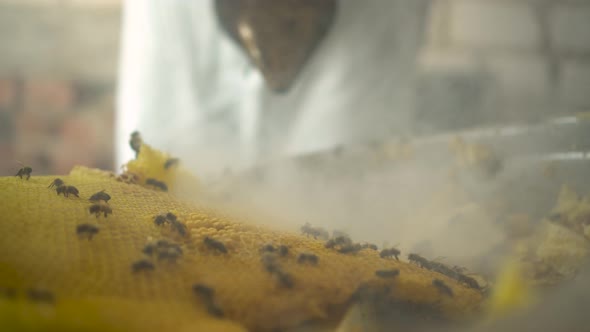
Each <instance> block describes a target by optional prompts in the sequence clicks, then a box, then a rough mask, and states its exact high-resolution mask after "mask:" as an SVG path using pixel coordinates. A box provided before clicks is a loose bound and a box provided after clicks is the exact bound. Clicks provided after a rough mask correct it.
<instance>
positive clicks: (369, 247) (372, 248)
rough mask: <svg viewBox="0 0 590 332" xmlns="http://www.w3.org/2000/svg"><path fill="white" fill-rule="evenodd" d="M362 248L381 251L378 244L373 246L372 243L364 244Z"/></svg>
mask: <svg viewBox="0 0 590 332" xmlns="http://www.w3.org/2000/svg"><path fill="white" fill-rule="evenodd" d="M361 247H362V248H363V249H371V250H379V248H378V247H377V245H376V244H372V243H363V245H362V246H361Z"/></svg>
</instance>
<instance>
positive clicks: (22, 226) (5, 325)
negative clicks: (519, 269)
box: [0, 147, 482, 331]
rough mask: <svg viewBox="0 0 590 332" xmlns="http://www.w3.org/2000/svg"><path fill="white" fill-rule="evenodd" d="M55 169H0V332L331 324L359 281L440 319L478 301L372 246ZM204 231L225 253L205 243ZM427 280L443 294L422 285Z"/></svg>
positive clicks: (83, 171) (469, 310)
mask: <svg viewBox="0 0 590 332" xmlns="http://www.w3.org/2000/svg"><path fill="white" fill-rule="evenodd" d="M143 151H144V149H143V147H142V153H143ZM145 151H147V149H146V150H145ZM165 157H166V156H164V155H157V154H156V155H154V154H152V156H151V158H152V159H153V160H151V161H149V162H147V161H146V160H145V159H142V157H141V155H140V157H139V160H138V161H136V162H135V163H132V164H129V165H127V166H128V167H127V170H128V171H129V172H136V173H142V172H143V173H142V175H141V176H142V177H143V178H145V177H152V176H153V177H156V178H160V179H161V176H159V174H158V173H157V172H156V171H155V170H156V168H153V170H151V171H150V166H149V165H148V166H146V163H147V164H149V163H155V164H157V165H162V162H163V161H162V160H160V159H161V158H165ZM149 172H152V173H149ZM148 173H149V175H146V174H148ZM55 178H56V177H55V176H54V177H51V176H33V177H31V179H30V180H29V181H26V180H24V179H19V178H17V177H4V178H0V188H1V190H0V218H1V219H0V232H1V234H2V241H1V242H0V330H1V331H39V330H44V331H79V330H86V331H140V330H141V331H245V330H251V331H264V330H274V329H282V328H290V327H296V326H299V325H301V324H302V323H304V322H309V321H319V322H324V323H326V324H328V325H330V324H332V325H334V326H335V325H337V324H338V322H339V321H340V320H341V319H342V317H343V316H344V315H345V312H346V310H347V308H348V307H349V306H350V305H351V297H352V295H353V294H354V292H355V290H357V289H358V288H359V286H360V285H363V284H367V283H369V284H371V283H372V284H380V285H384V284H388V285H390V286H391V287H390V288H387V289H388V291H387V292H388V294H386V296H388V297H390V298H394V299H397V300H400V301H407V302H409V303H415V304H424V305H428V306H431V307H433V308H435V309H436V310H437V311H439V312H441V313H442V315H444V316H446V317H448V318H449V319H451V320H455V319H462V318H472V317H473V316H474V315H475V314H477V313H478V312H479V309H480V304H481V301H482V296H481V294H480V293H479V292H478V291H476V290H473V289H471V288H466V287H464V286H463V285H460V284H458V283H456V282H455V281H453V280H451V279H449V278H447V277H445V276H443V275H441V274H437V273H434V272H431V271H427V270H425V269H421V268H419V267H417V266H416V265H413V264H409V263H407V262H405V261H397V260H394V259H384V258H380V257H379V253H378V252H377V251H374V250H370V249H364V250H361V251H360V252H358V253H356V254H341V253H338V252H337V251H335V250H333V249H327V248H325V247H324V243H323V242H322V241H320V240H316V239H314V238H312V237H306V236H303V235H300V234H297V233H289V232H284V231H278V230H273V229H269V228H267V227H262V226H257V224H256V220H252V221H249V222H239V221H236V220H238V219H237V218H232V217H227V216H224V215H222V214H221V213H218V212H215V211H213V210H211V209H208V208H206V207H202V206H198V205H197V204H195V203H190V202H188V201H187V200H183V199H182V198H183V197H180V196H179V195H178V194H172V193H170V192H163V191H159V190H156V189H153V188H149V187H146V186H143V185H141V183H140V184H137V185H136V184H129V183H125V182H119V181H116V179H115V177H114V176H113V174H112V173H109V172H104V171H99V170H94V169H88V168H84V167H76V168H74V169H73V170H72V171H71V173H70V174H69V175H67V176H62V177H61V179H62V180H63V181H64V182H65V184H66V185H72V186H75V187H76V188H77V189H78V190H79V192H80V194H79V196H80V197H75V196H71V195H70V196H69V197H64V196H63V195H59V196H58V195H57V194H56V191H55V189H50V188H48V185H49V184H50V183H51V182H52V181H53V180H54V179H55ZM193 179H194V178H193ZM168 180H169V181H172V180H171V179H168ZM191 181H193V180H191ZM189 182H190V181H189ZM195 183H197V182H196V180H194V182H192V184H191V185H194V184H195ZM101 190H105V192H106V193H108V194H109V195H110V196H111V200H110V201H109V202H108V204H109V206H110V207H111V208H112V214H111V215H109V216H108V217H106V218H105V217H104V216H102V215H101V216H100V217H96V216H95V215H91V214H90V213H89V211H88V207H89V206H90V205H91V204H92V203H91V202H89V201H88V198H89V197H90V196H91V195H92V194H94V193H96V192H98V191H101ZM174 192H175V193H176V191H174ZM192 198H193V199H194V196H193V197H192ZM167 212H172V213H174V214H175V215H176V216H177V217H178V220H179V221H181V222H182V223H184V224H185V225H186V228H187V230H188V232H187V234H186V236H182V235H180V234H179V233H178V232H177V231H176V230H175V229H174V228H172V227H170V225H167V224H164V225H160V226H158V225H156V224H155V223H154V217H155V216H157V215H159V214H162V213H167ZM86 223H87V224H92V225H95V226H97V227H98V228H99V232H98V233H97V234H96V235H94V236H93V237H92V238H91V239H89V238H88V237H87V236H80V235H78V234H77V233H76V227H77V225H80V224H86ZM206 236H209V237H211V238H214V239H216V240H218V241H221V242H222V243H224V244H225V246H226V247H227V251H228V252H227V253H226V254H223V253H221V252H218V251H216V250H214V249H211V248H209V247H207V246H206V245H205V244H204V242H203V239H204V238H205V237H206ZM161 239H166V240H168V241H171V242H175V243H178V244H180V245H181V247H182V251H183V255H182V256H181V257H180V258H179V259H178V260H177V261H176V262H173V261H167V260H158V259H157V258H154V257H152V258H148V257H147V256H146V255H145V254H144V253H142V250H143V248H144V247H145V246H146V244H148V243H150V242H153V241H157V240H161ZM269 243H270V244H274V245H286V246H288V247H289V248H290V249H289V253H288V255H287V256H286V257H280V258H277V259H278V262H279V264H280V267H281V270H282V271H284V272H285V273H288V274H290V275H291V276H292V278H293V287H292V288H286V287H282V286H281V284H279V282H278V281H277V278H276V276H274V275H271V274H270V273H269V272H267V271H266V270H265V268H264V267H263V264H262V263H261V253H260V248H261V247H262V246H263V245H264V244H269ZM300 253H314V254H316V255H317V256H318V257H319V262H318V264H317V265H312V264H299V263H298V262H297V256H298V255H299V254H300ZM140 259H150V261H151V262H153V264H154V266H155V269H154V270H152V271H138V272H135V273H134V272H133V271H132V268H131V266H132V264H133V263H134V262H136V261H138V260H140ZM393 268H395V269H399V271H400V274H399V276H397V277H396V278H392V279H391V280H385V279H381V280H380V278H378V277H376V275H375V271H376V270H378V269H393ZM434 278H438V279H441V280H443V281H444V282H445V283H446V284H447V285H448V286H449V287H451V289H452V291H453V294H454V296H453V297H450V296H448V295H445V294H444V293H443V292H440V291H439V290H438V289H437V288H435V287H433V285H432V281H433V279H434ZM195 283H200V284H204V285H208V286H209V287H211V288H213V289H214V291H215V294H214V297H213V298H214V302H215V304H216V306H218V308H220V309H221V310H223V313H224V316H223V317H215V316H213V315H211V314H209V311H208V308H207V304H206V301H204V300H203V299H201V298H199V297H198V296H196V295H195V294H194V293H193V291H192V286H193V285H194V284H195ZM31 290H45V291H48V292H51V294H53V296H54V297H55V300H54V301H53V303H50V302H48V303H45V302H43V301H40V300H32V299H30V298H29V297H28V292H30V291H31ZM10 292H15V293H14V294H12V293H10Z"/></svg>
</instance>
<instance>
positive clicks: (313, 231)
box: [301, 223, 330, 240]
mask: <svg viewBox="0 0 590 332" xmlns="http://www.w3.org/2000/svg"><path fill="white" fill-rule="evenodd" d="M301 233H303V234H305V235H310V236H313V238H314V239H317V238H318V237H319V238H320V239H324V240H327V239H328V238H329V237H330V234H329V233H328V231H327V230H325V229H323V228H320V227H312V226H311V224H310V223H305V225H303V226H301Z"/></svg>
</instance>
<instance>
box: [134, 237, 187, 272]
mask: <svg viewBox="0 0 590 332" xmlns="http://www.w3.org/2000/svg"><path fill="white" fill-rule="evenodd" d="M142 253H143V254H145V255H146V256H148V257H149V258H144V259H140V260H138V261H135V262H133V264H131V270H132V271H133V272H134V273H138V272H141V271H153V270H155V269H156V266H155V264H154V263H153V262H152V260H151V258H153V257H156V259H157V260H158V262H160V261H167V262H169V263H176V261H177V260H178V259H179V258H180V257H181V256H182V254H183V250H182V247H181V246H180V245H179V244H177V243H174V242H170V241H167V240H158V241H155V242H149V243H148V244H146V245H145V246H144V247H143V249H142Z"/></svg>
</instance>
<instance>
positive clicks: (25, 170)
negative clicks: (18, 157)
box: [15, 163, 33, 180]
mask: <svg viewBox="0 0 590 332" xmlns="http://www.w3.org/2000/svg"><path fill="white" fill-rule="evenodd" d="M19 164H21V166H22V168H21V169H19V170H18V173H16V175H15V176H18V177H19V178H21V180H22V178H23V176H26V177H27V180H29V179H30V178H31V173H33V169H32V168H31V167H29V166H25V165H23V164H22V163H19Z"/></svg>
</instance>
